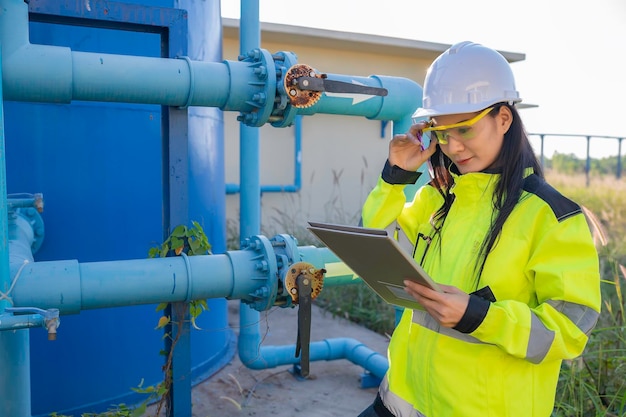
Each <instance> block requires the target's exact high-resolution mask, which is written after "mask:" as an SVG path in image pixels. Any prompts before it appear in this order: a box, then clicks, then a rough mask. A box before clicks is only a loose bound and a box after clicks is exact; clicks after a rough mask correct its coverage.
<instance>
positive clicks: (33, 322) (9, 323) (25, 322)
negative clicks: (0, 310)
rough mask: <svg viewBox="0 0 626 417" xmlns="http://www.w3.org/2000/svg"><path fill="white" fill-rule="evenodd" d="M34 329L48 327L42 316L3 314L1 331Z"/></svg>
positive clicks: (1, 316)
mask: <svg viewBox="0 0 626 417" xmlns="http://www.w3.org/2000/svg"><path fill="white" fill-rule="evenodd" d="M32 327H46V319H45V318H44V317H43V316H42V315H41V314H20V315H13V314H8V313H5V314H2V315H0V330H18V329H29V328H32Z"/></svg>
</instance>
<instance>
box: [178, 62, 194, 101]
mask: <svg viewBox="0 0 626 417" xmlns="http://www.w3.org/2000/svg"><path fill="white" fill-rule="evenodd" d="M177 58H178V59H182V60H184V61H185V62H186V63H187V68H189V93H188V94H187V102H186V103H185V104H184V105H182V106H180V107H179V109H181V110H184V109H186V108H188V107H189V106H191V103H192V101H193V93H194V91H195V90H196V80H195V76H194V72H193V67H192V65H191V58H189V57H188V56H179V57H177Z"/></svg>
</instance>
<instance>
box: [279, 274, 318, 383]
mask: <svg viewBox="0 0 626 417" xmlns="http://www.w3.org/2000/svg"><path fill="white" fill-rule="evenodd" d="M325 273H326V270H325V269H324V268H320V269H316V268H315V267H314V266H313V265H311V264H310V263H307V262H298V263H295V264H293V265H291V266H290V267H289V270H288V271H287V275H286V276H285V288H286V289H287V292H288V293H289V295H290V296H291V300H292V302H293V304H294V305H296V304H297V305H298V306H299V307H298V334H297V336H296V353H295V356H296V358H297V357H300V363H298V364H295V365H294V368H293V372H294V374H295V375H297V376H299V377H302V378H306V377H307V376H309V362H310V356H309V353H310V344H311V302H312V301H313V300H315V298H317V296H318V295H319V294H320V292H321V291H322V287H323V286H324V274H325Z"/></svg>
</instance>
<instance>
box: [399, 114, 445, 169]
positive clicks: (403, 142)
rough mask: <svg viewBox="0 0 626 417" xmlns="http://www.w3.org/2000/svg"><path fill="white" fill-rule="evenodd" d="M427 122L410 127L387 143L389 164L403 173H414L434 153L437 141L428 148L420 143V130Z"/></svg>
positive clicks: (433, 141)
mask: <svg viewBox="0 0 626 417" xmlns="http://www.w3.org/2000/svg"><path fill="white" fill-rule="evenodd" d="M426 127H428V122H419V123H416V124H414V125H413V126H411V128H410V129H409V131H408V132H407V133H405V134H399V135H394V137H393V138H392V139H391V141H390V142H389V164H391V166H394V165H397V166H399V167H400V168H402V169H404V170H405V171H416V170H417V169H418V168H419V167H420V166H422V164H423V163H424V162H426V161H427V160H428V158H430V156H431V155H432V154H434V153H435V150H436V149H437V141H436V140H432V141H431V142H430V144H429V145H428V148H425V149H424V144H423V143H422V140H421V138H422V129H424V128H426Z"/></svg>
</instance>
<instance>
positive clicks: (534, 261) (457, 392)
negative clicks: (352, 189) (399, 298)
mask: <svg viewBox="0 0 626 417" xmlns="http://www.w3.org/2000/svg"><path fill="white" fill-rule="evenodd" d="M497 177H498V174H487V173H470V174H465V175H461V176H456V177H455V184H454V185H453V188H452V190H451V192H452V193H453V194H454V196H455V201H454V203H453V204H452V207H451V209H450V211H449V213H448V216H447V218H446V220H445V223H444V226H443V229H442V233H441V235H440V238H434V230H433V228H432V226H431V224H430V221H429V220H430V218H431V216H432V214H433V213H435V212H436V211H437V210H438V209H439V207H440V206H441V204H442V202H443V199H442V197H441V195H440V194H439V193H438V192H437V190H436V189H434V188H433V187H431V186H429V185H426V186H424V187H422V188H421V189H420V190H418V192H417V194H416V195H415V198H414V200H413V202H411V203H409V204H405V195H404V191H403V189H404V185H392V184H389V183H387V182H385V181H383V180H382V178H381V179H379V181H378V184H377V186H376V187H375V188H374V190H372V192H371V193H370V195H369V196H368V199H367V201H366V203H365V205H364V207H363V225H364V226H365V227H375V228H386V227H388V226H389V225H390V224H392V223H394V222H395V221H397V222H398V224H399V226H400V227H401V228H402V231H403V232H405V233H406V235H407V237H408V239H409V240H410V241H411V242H412V243H413V244H414V245H415V252H414V258H415V259H416V261H417V262H420V261H421V263H422V266H423V268H424V269H425V270H426V271H427V272H428V273H429V274H430V275H431V276H432V277H433V279H434V280H435V281H437V282H439V283H442V284H447V285H453V286H456V287H458V288H460V289H462V290H464V291H465V292H467V293H472V292H474V291H476V290H478V289H481V288H485V287H488V288H489V289H490V290H491V292H492V293H493V296H494V297H495V301H493V302H490V303H489V304H488V310H486V315H485V316H484V318H483V319H482V321H480V322H479V323H476V326H475V327H474V328H473V329H472V330H471V331H470V333H468V334H465V333H461V332H459V331H457V330H454V329H449V328H442V327H441V326H439V324H438V323H437V322H436V321H435V320H434V319H433V318H432V317H431V316H430V315H428V314H427V313H426V312H425V311H419V310H408V309H407V310H405V311H404V313H403V316H402V319H401V320H400V323H399V324H398V327H397V328H396V329H395V331H394V333H393V336H392V339H391V342H390V345H389V363H390V367H389V371H388V373H387V378H386V379H387V380H388V385H387V382H385V383H384V384H382V385H381V389H380V391H381V398H382V399H383V402H384V403H385V404H386V405H387V407H388V408H389V409H390V410H392V411H393V412H394V413H397V415H398V417H410V416H411V417H412V416H415V415H424V416H426V417H446V416H463V417H468V416H469V417H472V416H480V417H487V416H494V417H506V416H510V417H517V416H519V417H522V416H523V417H539V416H540V417H547V416H549V415H550V414H551V412H552V409H553V405H554V396H555V390H556V385H557V380H558V374H559V370H560V367H561V361H562V360H563V359H572V358H575V357H577V356H579V355H580V354H581V353H582V352H583V349H584V347H585V345H586V343H587V340H588V335H589V333H590V332H591V330H592V328H593V326H594V325H595V323H596V321H597V318H598V315H599V311H600V276H599V264H598V256H597V252H596V249H595V247H594V243H593V239H592V237H591V234H590V231H589V227H588V225H587V222H586V219H585V217H584V215H583V214H582V212H581V210H580V207H579V206H577V205H576V204H575V203H573V202H571V201H570V200H568V199H566V198H565V197H563V196H562V195H560V194H559V193H558V192H557V191H556V190H555V189H553V188H552V187H550V186H549V185H548V184H546V183H545V182H544V181H543V180H542V179H540V178H539V177H537V176H535V175H531V177H529V179H528V181H526V185H525V187H524V189H525V191H524V192H523V194H522V196H521V198H520V202H519V203H518V204H517V206H516V207H515V209H514V210H513V211H512V213H511V215H510V216H509V218H508V219H507V221H506V222H505V224H504V226H503V229H502V232H501V235H500V237H499V239H498V241H497V243H496V245H495V246H494V248H493V249H492V251H491V253H490V254H489V256H488V257H487V260H486V262H485V265H484V269H483V271H482V274H481V276H480V280H477V278H476V275H477V270H478V269H477V265H476V262H477V261H476V258H477V256H478V252H479V250H480V247H481V244H482V242H483V239H484V238H485V236H486V234H487V232H488V229H489V227H490V224H491V219H492V215H493V203H492V196H493V191H494V188H495V183H496V181H497ZM479 266H480V265H478V267H479ZM407 404H408V405H409V406H410V408H409V410H417V411H418V413H415V414H413V412H412V411H402V410H406V406H407ZM396 410H398V411H396ZM420 413H421V414H420Z"/></svg>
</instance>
